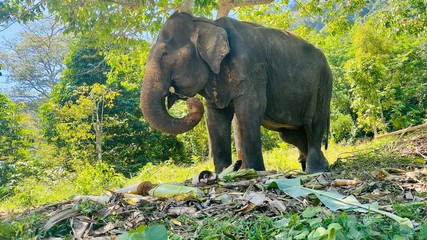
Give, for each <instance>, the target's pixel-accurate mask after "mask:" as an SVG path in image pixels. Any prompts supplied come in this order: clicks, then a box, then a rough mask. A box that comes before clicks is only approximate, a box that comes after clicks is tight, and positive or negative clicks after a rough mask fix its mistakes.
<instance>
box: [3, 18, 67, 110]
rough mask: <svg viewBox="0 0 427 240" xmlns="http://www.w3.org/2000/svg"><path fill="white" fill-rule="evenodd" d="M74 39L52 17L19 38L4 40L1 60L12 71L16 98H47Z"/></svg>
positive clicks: (30, 99)
mask: <svg viewBox="0 0 427 240" xmlns="http://www.w3.org/2000/svg"><path fill="white" fill-rule="evenodd" d="M70 40H71V38H70V37H69V36H66V35H64V33H63V27H62V26H61V25H60V24H59V23H58V22H57V21H55V20H54V19H53V18H52V17H50V18H44V19H42V20H40V21H37V22H35V23H32V24H30V25H28V26H26V27H25V30H24V31H23V32H22V33H21V34H20V38H19V39H3V40H2V41H3V44H4V46H5V48H3V49H2V50H1V51H0V63H1V64H2V65H3V68H4V69H5V70H7V71H8V72H9V74H10V75H9V76H8V80H9V81H10V82H12V83H13V84H12V86H14V95H15V98H20V99H21V100H25V101H26V102H29V101H33V100H46V99H48V98H49V94H50V93H51V91H52V89H53V87H54V86H55V84H56V83H57V82H58V81H59V77H60V74H61V72H62V71H63V70H64V65H63V63H62V62H63V60H64V57H65V55H66V54H67V53H68V44H69V42H70Z"/></svg>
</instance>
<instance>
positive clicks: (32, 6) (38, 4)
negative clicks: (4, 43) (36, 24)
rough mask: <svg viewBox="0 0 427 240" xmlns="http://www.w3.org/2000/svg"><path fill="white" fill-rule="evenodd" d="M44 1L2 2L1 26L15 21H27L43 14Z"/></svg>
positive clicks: (4, 26)
mask: <svg viewBox="0 0 427 240" xmlns="http://www.w3.org/2000/svg"><path fill="white" fill-rule="evenodd" d="M43 10H44V6H43V1H28V0H25V1H24V0H13V1H7V2H6V1H2V2H0V27H2V28H7V27H9V26H10V25H11V24H13V23H14V22H19V23H27V22H30V21H33V20H35V19H37V18H40V17H41V16H42V15H43Z"/></svg>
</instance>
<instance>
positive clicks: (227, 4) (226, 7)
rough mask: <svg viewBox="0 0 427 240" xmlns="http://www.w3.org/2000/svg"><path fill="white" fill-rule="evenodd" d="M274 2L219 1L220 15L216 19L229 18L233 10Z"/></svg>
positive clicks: (270, 0)
mask: <svg viewBox="0 0 427 240" xmlns="http://www.w3.org/2000/svg"><path fill="white" fill-rule="evenodd" d="M272 2H274V0H218V14H217V15H216V19H218V18H222V17H226V16H228V13H229V12H230V11H231V9H233V8H235V7H244V6H252V5H262V4H270V3H272Z"/></svg>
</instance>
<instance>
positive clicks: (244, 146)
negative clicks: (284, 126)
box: [235, 105, 265, 171]
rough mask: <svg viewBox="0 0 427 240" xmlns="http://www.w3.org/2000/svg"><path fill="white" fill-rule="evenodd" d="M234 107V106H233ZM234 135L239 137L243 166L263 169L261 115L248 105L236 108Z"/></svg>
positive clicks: (258, 169)
mask: <svg viewBox="0 0 427 240" xmlns="http://www.w3.org/2000/svg"><path fill="white" fill-rule="evenodd" d="M235 108H236V106H235ZM236 118H237V122H238V124H236V128H235V131H237V134H236V136H237V137H238V138H239V140H240V143H239V146H240V148H241V149H240V151H241V152H242V153H243V159H242V160H243V168H252V169H255V170H257V171H264V170H265V166H264V160H263V157H262V151H261V117H260V116H258V111H256V110H254V109H252V108H251V107H250V106H247V105H244V106H243V107H237V108H236Z"/></svg>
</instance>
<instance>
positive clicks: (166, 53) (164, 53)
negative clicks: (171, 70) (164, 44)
mask: <svg viewBox="0 0 427 240" xmlns="http://www.w3.org/2000/svg"><path fill="white" fill-rule="evenodd" d="M166 55H168V52H167V51H166V50H165V51H164V52H163V53H162V57H161V58H163V57H164V56H166Z"/></svg>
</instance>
